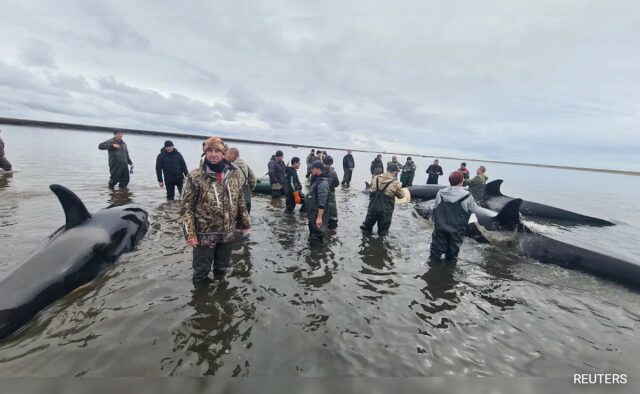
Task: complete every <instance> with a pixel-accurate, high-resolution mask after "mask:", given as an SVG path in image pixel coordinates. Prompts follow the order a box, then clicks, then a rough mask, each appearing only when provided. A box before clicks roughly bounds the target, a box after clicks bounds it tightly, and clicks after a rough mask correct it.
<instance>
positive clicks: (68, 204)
mask: <svg viewBox="0 0 640 394" xmlns="http://www.w3.org/2000/svg"><path fill="white" fill-rule="evenodd" d="M49 189H51V191H52V192H54V193H55V195H56V197H58V200H60V204H62V209H64V216H65V217H66V219H67V223H66V224H65V226H64V227H65V228H66V229H67V230H69V229H71V228H74V227H75V226H77V225H79V224H82V223H84V222H85V221H86V220H87V219H89V218H90V217H91V214H90V213H89V211H87V207H85V206H84V204H83V203H82V201H81V200H80V198H78V196H76V195H75V193H74V192H72V191H71V190H69V189H67V188H66V187H64V186H61V185H49Z"/></svg>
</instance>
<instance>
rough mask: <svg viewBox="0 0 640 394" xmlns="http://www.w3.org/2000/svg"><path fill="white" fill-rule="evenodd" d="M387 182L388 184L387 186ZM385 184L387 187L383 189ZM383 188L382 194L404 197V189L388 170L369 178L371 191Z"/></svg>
mask: <svg viewBox="0 0 640 394" xmlns="http://www.w3.org/2000/svg"><path fill="white" fill-rule="evenodd" d="M387 184H389V186H387ZM385 186H387V188H386V189H385ZM382 189H384V195H385V196H388V197H398V198H404V190H402V184H401V183H400V181H398V180H397V179H396V177H395V176H393V174H392V173H390V172H388V171H387V172H385V173H384V174H380V175H376V176H374V177H373V179H371V192H375V191H378V190H382Z"/></svg>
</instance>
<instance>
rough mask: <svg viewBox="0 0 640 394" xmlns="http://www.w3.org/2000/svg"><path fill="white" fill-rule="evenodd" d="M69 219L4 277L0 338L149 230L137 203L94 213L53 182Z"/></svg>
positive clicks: (1, 281) (0, 291)
mask: <svg viewBox="0 0 640 394" xmlns="http://www.w3.org/2000/svg"><path fill="white" fill-rule="evenodd" d="M49 188H50V189H51V191H53V192H54V193H55V195H56V196H57V197H58V199H59V200H60V203H61V204H62V208H63V209H64V213H65V217H66V223H65V225H64V226H63V227H61V228H59V229H58V230H56V231H55V232H54V233H53V234H52V235H51V236H49V238H48V239H47V241H46V242H45V243H44V244H43V245H42V246H41V247H39V248H38V249H37V250H35V251H34V252H33V253H32V254H31V255H30V256H29V257H28V258H27V259H26V260H25V261H24V262H22V263H20V264H18V266H17V268H16V269H15V270H14V271H13V272H10V273H9V274H8V275H7V276H5V277H4V278H2V279H0V339H1V338H4V337H6V336H8V335H11V334H12V333H13V332H15V331H16V330H18V329H19V328H20V327H21V326H22V325H24V324H25V323H27V322H28V321H29V320H30V319H31V318H33V317H34V316H35V315H36V314H37V313H38V312H39V311H40V310H42V309H44V308H45V307H46V306H47V305H49V304H51V303H52V302H54V301H55V300H57V299H59V298H61V297H63V296H65V295H66V294H68V293H70V292H71V291H73V290H74V289H76V288H78V287H80V286H82V285H83V284H85V283H87V282H89V281H91V280H92V279H94V278H95V277H96V276H97V275H98V273H99V272H100V270H101V269H102V268H103V267H104V266H105V265H106V264H108V263H112V262H114V261H115V260H116V259H117V258H118V257H119V256H120V255H121V254H123V253H126V252H129V251H131V250H132V249H133V248H134V247H135V245H136V244H137V243H138V242H139V241H140V239H142V237H143V236H144V235H145V233H146V232H147V228H148V227H149V222H148V220H147V212H145V211H144V210H143V209H142V208H139V207H137V206H134V205H124V206H119V207H109V208H106V209H101V210H98V211H97V212H95V213H93V215H92V214H90V213H89V212H88V211H87V208H86V207H85V206H84V204H83V203H82V201H81V200H80V199H79V198H78V196H76V195H75V194H74V193H73V192H71V191H70V190H69V189H67V188H66V187H64V186H60V185H51V186H49Z"/></svg>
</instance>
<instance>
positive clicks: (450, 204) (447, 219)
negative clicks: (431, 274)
mask: <svg viewBox="0 0 640 394" xmlns="http://www.w3.org/2000/svg"><path fill="white" fill-rule="evenodd" d="M463 181H464V176H463V175H462V173H461V172H460V171H454V172H452V173H451V175H449V184H450V185H451V186H449V187H447V188H445V189H442V190H440V191H439V192H438V195H437V196H436V200H435V205H434V209H433V222H434V225H433V233H432V235H431V247H430V249H431V251H430V256H429V265H434V264H438V263H441V262H442V255H444V256H445V262H450V263H454V264H455V263H456V261H457V259H458V252H459V251H460V246H462V242H463V241H464V234H465V231H466V229H467V224H468V223H469V217H470V216H471V213H474V212H476V211H477V209H478V206H477V205H476V202H475V201H474V199H473V196H472V195H471V193H469V192H467V191H466V190H464V188H463V186H462V182H463Z"/></svg>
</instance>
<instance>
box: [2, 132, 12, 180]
mask: <svg viewBox="0 0 640 394" xmlns="http://www.w3.org/2000/svg"><path fill="white" fill-rule="evenodd" d="M0 132H1V131H0ZM0 168H2V169H3V170H4V171H11V168H12V167H11V163H9V160H7V159H6V158H5V157H4V141H2V138H0Z"/></svg>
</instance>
